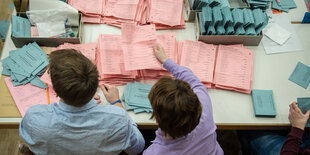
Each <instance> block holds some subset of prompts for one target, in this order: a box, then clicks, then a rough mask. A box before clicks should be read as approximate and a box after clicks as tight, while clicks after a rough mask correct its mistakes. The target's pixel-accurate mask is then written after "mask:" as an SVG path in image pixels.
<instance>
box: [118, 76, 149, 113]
mask: <svg viewBox="0 0 310 155" xmlns="http://www.w3.org/2000/svg"><path fill="white" fill-rule="evenodd" d="M152 86H153V85H145V84H142V83H139V82H135V83H127V85H126V88H125V91H124V93H123V96H122V100H123V101H124V105H125V108H126V109H127V110H133V112H134V113H140V112H152V111H153V110H152V106H151V104H150V101H149V99H148V94H149V92H150V90H151V88H152Z"/></svg>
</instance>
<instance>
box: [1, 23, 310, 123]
mask: <svg viewBox="0 0 310 155" xmlns="http://www.w3.org/2000/svg"><path fill="white" fill-rule="evenodd" d="M186 26H187V28H186V29H185V30H173V31H174V32H175V33H176V37H177V40H178V41H183V40H184V39H189V40H195V27H194V26H195V25H194V23H186ZM293 26H294V28H295V30H296V31H297V34H298V36H299V38H300V40H301V41H302V44H303V47H304V49H305V50H304V51H301V52H293V53H284V54H274V55H266V54H265V51H264V48H263V46H262V44H260V45H259V46H249V47H247V48H249V49H252V50H253V51H254V53H255V56H254V73H253V85H252V86H253V87H252V88H253V89H271V90H273V92H274V101H275V105H276V110H277V117H275V118H258V117H255V116H254V111H253V106H252V101H251V96H250V95H247V94H242V93H237V92H233V91H226V90H217V89H208V91H209V94H210V97H211V100H212V105H213V116H214V121H215V123H216V124H217V125H218V127H219V128H220V129H251V128H263V129H268V128H270V127H271V128H274V127H277V126H280V127H283V126H289V121H288V118H287V117H288V109H289V107H288V105H289V104H290V103H291V102H292V101H296V98H297V97H306V96H308V97H309V96H310V87H309V88H308V89H304V88H302V87H300V86H298V85H297V84H295V83H293V82H291V81H289V80H288V78H289V76H290V74H291V73H292V71H293V69H294V67H295V66H296V64H297V62H298V61H301V62H302V63H304V64H306V65H309V66H310V41H309V39H308V36H310V31H309V30H310V25H309V24H293ZM164 32H170V31H169V30H165V31H159V32H158V33H164ZM9 33H10V30H9ZM100 33H105V34H120V29H118V28H115V27H111V26H107V25H103V24H102V25H88V24H85V25H84V26H83V33H82V34H83V37H82V38H83V40H82V42H83V43H90V42H97V38H98V36H99V34H100ZM9 35H10V34H9ZM9 35H8V36H9ZM13 49H15V46H14V44H13V43H12V41H11V39H10V37H8V38H7V41H6V43H5V46H4V50H3V52H4V53H3V56H2V59H3V58H5V57H6V56H7V55H8V52H9V51H10V50H13ZM0 71H2V68H0ZM119 90H120V94H122V92H123V90H124V86H121V87H119ZM98 93H99V94H100V96H101V98H104V97H103V95H102V92H101V91H100V90H98ZM103 102H106V101H103ZM128 113H129V115H130V116H131V118H132V119H133V120H134V121H135V122H136V123H137V124H138V125H140V127H142V128H155V127H156V124H155V121H154V120H150V119H149V118H150V116H151V114H149V113H140V114H134V113H133V112H131V111H129V112H128ZM20 121H21V118H0V124H9V123H13V124H18V123H19V122H20Z"/></svg>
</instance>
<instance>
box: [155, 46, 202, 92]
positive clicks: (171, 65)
mask: <svg viewBox="0 0 310 155" xmlns="http://www.w3.org/2000/svg"><path fill="white" fill-rule="evenodd" d="M154 52H155V55H156V57H157V59H158V60H159V61H160V62H161V63H162V64H163V66H164V68H166V69H167V70H168V71H169V72H170V73H171V74H172V75H173V76H174V77H175V78H176V79H179V80H183V81H186V82H187V83H189V84H190V86H191V87H192V88H193V90H194V91H195V89H200V90H202V91H203V92H205V93H206V94H208V93H207V89H206V87H205V86H204V85H203V84H202V83H201V81H200V80H199V79H198V78H197V77H196V76H195V74H194V73H193V72H192V71H191V70H190V69H188V68H186V67H183V66H180V65H178V64H176V63H175V62H173V61H172V60H170V59H168V58H167V57H166V54H165V52H164V49H163V47H162V46H160V45H158V46H156V47H154Z"/></svg>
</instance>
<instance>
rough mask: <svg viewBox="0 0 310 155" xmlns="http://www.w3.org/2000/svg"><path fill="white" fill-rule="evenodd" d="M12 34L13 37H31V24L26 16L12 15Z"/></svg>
mask: <svg viewBox="0 0 310 155" xmlns="http://www.w3.org/2000/svg"><path fill="white" fill-rule="evenodd" d="M11 20H12V28H11V31H12V36H13V37H16V38H18V37H31V29H30V27H31V24H30V21H29V20H28V19H26V18H23V17H19V16H14V15H12V19H11Z"/></svg>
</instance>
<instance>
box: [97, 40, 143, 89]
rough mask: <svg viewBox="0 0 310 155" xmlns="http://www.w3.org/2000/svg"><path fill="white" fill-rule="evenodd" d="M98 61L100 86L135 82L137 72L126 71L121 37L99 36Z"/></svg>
mask: <svg viewBox="0 0 310 155" xmlns="http://www.w3.org/2000/svg"><path fill="white" fill-rule="evenodd" d="M96 61H97V69H98V71H99V84H101V83H109V84H113V85H121V84H126V83H127V82H133V81H134V79H135V78H136V75H137V72H136V71H125V65H124V55H123V50H122V47H121V36H120V35H100V36H99V38H98V47H97V51H96Z"/></svg>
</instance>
